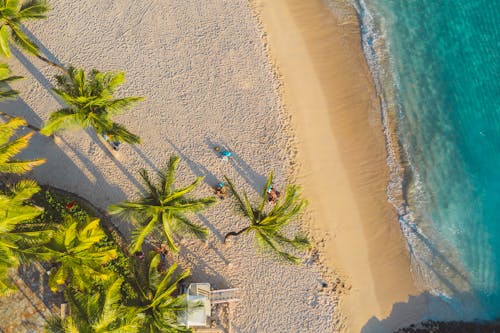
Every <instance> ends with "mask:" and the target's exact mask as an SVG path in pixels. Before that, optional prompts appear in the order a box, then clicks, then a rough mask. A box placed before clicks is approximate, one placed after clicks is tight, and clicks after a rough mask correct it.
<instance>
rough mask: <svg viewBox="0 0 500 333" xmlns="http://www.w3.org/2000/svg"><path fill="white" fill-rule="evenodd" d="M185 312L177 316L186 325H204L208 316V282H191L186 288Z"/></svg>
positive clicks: (210, 309)
mask: <svg viewBox="0 0 500 333" xmlns="http://www.w3.org/2000/svg"><path fill="white" fill-rule="evenodd" d="M186 301H187V302H188V306H187V312H184V313H183V314H182V315H181V316H179V322H180V323H181V324H182V325H184V326H186V327H188V328H189V327H206V326H207V324H208V320H209V318H210V312H211V311H212V307H211V306H210V284H209V283H191V284H190V285H189V287H188V288H187V290H186Z"/></svg>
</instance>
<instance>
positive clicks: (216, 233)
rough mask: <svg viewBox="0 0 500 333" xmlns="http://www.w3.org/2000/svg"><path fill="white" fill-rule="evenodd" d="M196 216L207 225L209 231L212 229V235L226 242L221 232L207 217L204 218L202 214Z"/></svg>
mask: <svg viewBox="0 0 500 333" xmlns="http://www.w3.org/2000/svg"><path fill="white" fill-rule="evenodd" d="M196 215H197V216H198V218H199V219H200V220H201V221H202V222H203V224H204V225H206V226H207V227H208V229H210V231H211V232H212V234H214V235H215V237H217V239H218V240H220V241H221V242H222V241H223V240H224V237H223V236H222V234H221V233H220V231H219V230H218V229H217V228H216V227H215V226H214V225H213V224H212V223H210V222H209V221H208V219H207V218H206V217H205V216H203V215H202V214H196Z"/></svg>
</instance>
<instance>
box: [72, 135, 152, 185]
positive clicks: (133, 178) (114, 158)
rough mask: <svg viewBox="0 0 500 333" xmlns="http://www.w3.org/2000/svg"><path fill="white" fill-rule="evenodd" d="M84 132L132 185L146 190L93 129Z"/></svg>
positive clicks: (77, 153)
mask: <svg viewBox="0 0 500 333" xmlns="http://www.w3.org/2000/svg"><path fill="white" fill-rule="evenodd" d="M86 132H87V134H88V135H89V136H90V138H91V139H92V141H94V142H96V143H97V145H98V146H99V147H100V148H101V149H102V150H104V151H105V152H106V154H107V155H108V156H110V157H111V160H112V161H113V162H114V163H115V165H116V166H117V167H118V169H120V171H121V172H122V173H123V174H124V175H125V176H126V177H127V178H128V179H129V180H130V182H131V183H132V184H134V186H135V187H136V188H137V190H138V191H140V192H144V191H146V189H145V188H144V186H143V185H142V184H141V183H140V182H139V181H138V180H137V178H135V177H134V176H133V175H132V174H131V173H130V172H128V170H127V169H126V168H125V167H124V166H123V165H122V164H121V162H120V161H118V160H117V159H116V157H115V156H113V155H112V154H111V153H110V151H109V149H108V148H107V147H106V146H104V143H102V142H101V140H99V138H98V137H97V134H96V133H95V132H94V131H93V130H90V129H88V130H86ZM74 152H75V154H76V155H80V156H82V155H81V153H79V152H77V151H76V150H75V151H74ZM89 163H90V162H89Z"/></svg>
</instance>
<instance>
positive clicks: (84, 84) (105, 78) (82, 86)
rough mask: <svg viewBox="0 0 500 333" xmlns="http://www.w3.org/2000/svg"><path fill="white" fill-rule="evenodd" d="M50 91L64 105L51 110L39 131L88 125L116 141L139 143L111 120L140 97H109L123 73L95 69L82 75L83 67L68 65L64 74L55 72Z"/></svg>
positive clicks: (44, 131)
mask: <svg viewBox="0 0 500 333" xmlns="http://www.w3.org/2000/svg"><path fill="white" fill-rule="evenodd" d="M56 80H57V85H58V88H57V89H53V90H54V92H55V93H56V94H57V95H58V96H59V97H60V98H61V99H62V100H63V101H64V103H65V104H66V105H67V107H65V108H62V109H59V110H57V111H55V112H53V113H52V114H51V115H50V117H49V120H48V122H47V123H46V125H45V127H44V128H42V130H41V133H42V134H44V135H51V134H53V133H55V132H59V131H62V130H65V129H68V128H73V127H79V128H88V127H91V128H93V129H94V131H95V132H96V133H97V134H98V135H106V136H107V137H109V138H110V139H111V140H113V141H116V142H127V143H130V144H134V143H140V141H141V140H140V138H139V137H138V136H137V135H135V134H132V133H131V132H129V131H128V130H127V129H125V127H123V126H122V125H120V124H117V123H115V122H113V121H112V119H111V117H112V116H115V115H118V114H121V113H123V112H124V111H125V109H126V108H127V107H129V106H130V105H131V104H133V103H136V102H138V101H140V100H142V99H143V98H142V97H124V98H117V99H113V93H114V91H115V90H116V88H117V87H118V86H119V85H121V84H122V83H124V82H125V73H123V72H118V73H113V72H107V73H102V72H99V71H97V70H92V71H90V73H89V75H87V74H85V72H84V71H83V69H76V68H74V67H69V69H68V72H67V74H66V75H57V76H56Z"/></svg>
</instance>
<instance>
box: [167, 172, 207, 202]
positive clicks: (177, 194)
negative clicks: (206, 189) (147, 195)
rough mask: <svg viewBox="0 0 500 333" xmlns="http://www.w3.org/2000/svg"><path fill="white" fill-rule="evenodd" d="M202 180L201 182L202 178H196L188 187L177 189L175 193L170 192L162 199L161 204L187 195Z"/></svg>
mask: <svg viewBox="0 0 500 333" xmlns="http://www.w3.org/2000/svg"><path fill="white" fill-rule="evenodd" d="M202 180H203V177H196V179H195V180H194V182H192V183H191V184H189V185H188V186H186V187H183V188H181V189H178V190H175V191H172V192H171V193H170V195H168V196H166V197H165V198H163V199H162V202H163V203H165V202H169V201H174V200H175V199H177V198H180V197H183V196H185V195H186V194H188V193H189V192H191V191H192V190H194V189H195V188H196V187H197V186H198V185H199V184H200V183H201V181H202Z"/></svg>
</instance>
